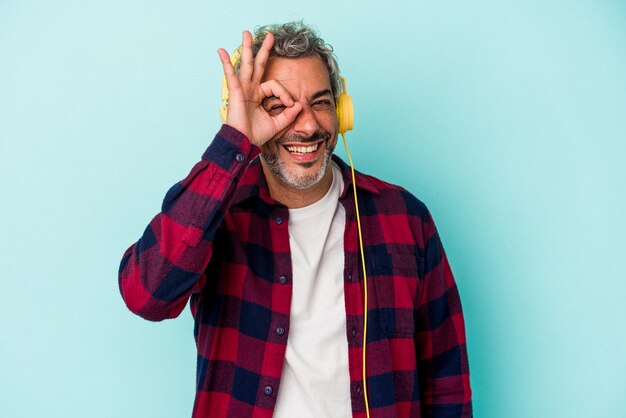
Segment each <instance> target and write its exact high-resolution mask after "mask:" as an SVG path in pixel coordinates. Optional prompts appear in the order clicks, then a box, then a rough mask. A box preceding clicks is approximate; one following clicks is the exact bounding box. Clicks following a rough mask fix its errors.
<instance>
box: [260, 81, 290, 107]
mask: <svg viewBox="0 0 626 418" xmlns="http://www.w3.org/2000/svg"><path fill="white" fill-rule="evenodd" d="M259 87H261V91H262V92H263V96H265V97H272V96H274V97H278V98H279V99H280V101H281V102H282V103H283V104H284V105H285V106H287V107H291V106H293V105H294V103H295V101H294V100H293V98H292V97H291V94H289V92H288V91H287V89H286V88H285V87H284V86H283V85H282V84H280V83H279V82H278V81H276V80H268V81H266V82H264V83H261V84H260V86H259Z"/></svg>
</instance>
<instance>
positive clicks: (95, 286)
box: [0, 0, 626, 418]
mask: <svg viewBox="0 0 626 418" xmlns="http://www.w3.org/2000/svg"><path fill="white" fill-rule="evenodd" d="M302 18H304V19H305V22H307V23H310V24H313V25H314V26H315V27H316V28H318V29H319V30H320V32H321V34H322V36H323V37H324V38H325V39H326V40H327V41H329V42H330V43H331V44H333V45H334V47H335V51H336V54H337V56H338V57H339V61H340V66H341V69H342V72H343V73H344V74H345V75H346V76H347V77H348V89H349V91H350V93H351V95H352V96H353V98H354V101H355V105H356V127H355V129H354V131H353V132H351V133H349V136H348V140H349V141H350V143H351V151H352V152H353V156H354V159H355V163H356V165H357V168H358V169H361V170H362V171H365V172H368V173H371V174H374V175H376V176H378V177H382V178H384V179H386V180H388V181H391V182H395V183H399V184H402V185H403V186H405V187H406V188H408V189H409V190H411V191H412V192H413V193H414V194H416V195H417V196H418V197H419V198H421V199H422V200H423V201H425V202H426V203H427V204H428V205H429V207H430V209H431V211H432V212H433V214H434V216H435V219H436V220H437V224H438V226H439V229H440V232H441V235H442V237H443V241H444V244H445V246H446V249H447V252H448V255H449V258H450V261H451V263H452V267H453V270H454V272H455V274H456V277H457V281H458V284H459V287H460V290H461V296H462V299H463V304H464V308H465V312H466V322H467V330H468V345H469V353H470V367H471V371H472V385H473V390H474V404H475V411H476V416H477V417H485V418H502V417H549V418H552V417H568V418H576V417H625V416H626V396H624V389H625V388H626V360H625V357H626V356H625V354H626V349H625V347H626V326H625V325H624V322H625V319H626V308H625V307H624V300H625V298H626V282H625V280H624V279H625V273H624V267H625V266H624V264H625V262H624V260H625V257H624V254H625V251H626V238H625V237H626V221H625V216H624V213H625V212H626V197H625V193H624V190H625V185H626V181H625V180H626V169H625V168H624V165H625V164H624V159H625V156H626V145H625V142H626V141H625V140H626V47H625V46H624V41H625V40H626V4H625V3H624V2H623V1H617V0H614V1H610V0H588V1H582V0H569V1H532V0H531V1H522V0H511V1H496V0H473V1H456V2H454V1H437V2H433V1H415V0H413V1H410V2H409V1H407V2H401V1H397V0H395V1H387V2H380V1H376V2H373V1H372V2H367V1H359V2H339V1H335V0H333V1H317V2H296V3H294V2H282V1H280V2H279V1H273V0H268V1H264V2H251V1H235V2H231V3H229V4H226V3H220V4H219V6H218V3H217V2H208V1H205V2H200V1H185V2H174V1H153V0H151V1H147V0H143V1H107V2H84V1H54V2H53V1H47V2H46V1H41V2H36V1H11V0H2V1H0V193H1V201H0V205H1V206H0V208H1V216H0V258H1V260H0V276H1V278H0V295H1V298H2V299H1V302H0V321H1V322H0V416H2V417H5V418H17V417H134V418H140V417H185V416H189V415H190V414H191V407H192V403H193V396H194V382H195V374H194V372H195V346H194V342H193V336H192V333H193V328H192V319H191V315H190V313H189V310H188V309H186V310H185V311H184V313H183V314H182V315H181V317H180V318H178V319H177V320H173V321H166V322H163V323H158V324H154V323H149V322H146V321H144V320H142V319H140V318H139V317H136V316H133V315H132V314H131V313H130V312H129V311H127V310H126V308H125V306H124V304H123V302H122V300H121V298H120V296H119V292H118V286H117V268H118V264H119V260H120V258H121V255H122V253H123V251H124V250H125V249H126V248H127V247H128V246H129V245H130V244H131V243H132V242H134V241H135V240H136V239H137V238H138V237H139V236H140V234H141V233H142V231H143V229H144V227H145V225H147V223H148V221H149V220H150V219H151V217H152V216H153V215H154V214H155V213H156V212H157V211H158V210H159V207H160V202H161V199H162V197H163V196H164V194H165V192H166V191H167V189H168V188H169V186H170V185H171V184H173V183H174V182H176V181H178V180H179V179H181V178H182V177H184V176H185V175H186V174H187V172H188V171H189V169H190V168H191V167H192V165H193V164H194V163H195V162H196V161H197V160H198V159H199V158H200V156H201V154H202V152H203V150H204V149H205V147H206V146H207V145H208V143H209V142H210V140H211V139H212V137H213V135H214V133H215V132H216V131H217V129H218V127H219V118H218V116H217V107H218V105H219V101H220V92H219V89H220V77H221V75H220V71H221V69H220V63H219V60H218V57H217V53H216V50H217V48H218V47H226V48H227V49H229V50H232V49H233V48H235V47H236V46H237V45H238V44H239V43H240V39H241V38H240V37H241V30H242V29H244V28H253V27H254V26H255V25H258V24H264V23H275V22H282V21H288V20H299V19H302ZM338 153H339V154H340V155H342V156H343V155H344V153H343V151H338Z"/></svg>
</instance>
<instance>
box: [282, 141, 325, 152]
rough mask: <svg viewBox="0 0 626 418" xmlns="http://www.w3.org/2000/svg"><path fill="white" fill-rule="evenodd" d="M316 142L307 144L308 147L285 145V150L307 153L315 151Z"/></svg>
mask: <svg viewBox="0 0 626 418" xmlns="http://www.w3.org/2000/svg"><path fill="white" fill-rule="evenodd" d="M318 146H319V143H318V144H315V145H309V146H308V147H297V146H287V147H286V148H287V150H288V151H289V152H292V153H294V154H308V153H311V152H315V151H317V147H318Z"/></svg>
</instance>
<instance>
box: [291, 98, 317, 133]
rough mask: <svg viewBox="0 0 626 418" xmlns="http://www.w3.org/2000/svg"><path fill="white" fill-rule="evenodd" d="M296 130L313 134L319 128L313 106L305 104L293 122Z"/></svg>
mask: <svg viewBox="0 0 626 418" xmlns="http://www.w3.org/2000/svg"><path fill="white" fill-rule="evenodd" d="M293 129H294V131H296V132H298V133H299V134H301V135H306V136H307V137H308V136H311V135H313V134H314V133H315V132H317V130H318V129H319V123H318V122H317V117H316V116H315V112H314V111H313V109H311V106H309V105H304V106H302V110H301V111H300V113H299V114H298V116H297V117H296V120H295V121H294V124H293Z"/></svg>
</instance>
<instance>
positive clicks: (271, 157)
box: [261, 131, 336, 190]
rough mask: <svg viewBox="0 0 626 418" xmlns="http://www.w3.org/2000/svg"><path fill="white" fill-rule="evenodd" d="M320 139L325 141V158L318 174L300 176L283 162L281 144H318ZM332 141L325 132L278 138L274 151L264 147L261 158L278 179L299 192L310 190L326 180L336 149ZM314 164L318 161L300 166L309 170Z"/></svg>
mask: <svg viewBox="0 0 626 418" xmlns="http://www.w3.org/2000/svg"><path fill="white" fill-rule="evenodd" d="M320 139H324V142H323V144H324V157H323V160H322V165H321V166H320V168H319V170H317V172H315V173H311V174H308V175H298V174H296V173H292V172H290V171H289V168H288V167H287V165H286V164H285V161H283V160H282V159H281V158H280V156H279V154H280V147H281V146H282V145H281V144H283V143H286V142H290V143H294V142H299V143H301V144H307V143H312V142H317V141H319V140H320ZM330 139H331V136H330V134H329V133H328V132H325V131H316V132H315V133H313V135H311V136H310V137H308V138H307V137H303V136H299V135H290V136H284V137H281V138H278V139H277V140H276V141H275V144H274V147H273V149H270V147H267V146H265V147H262V148H261V158H262V159H263V161H264V162H265V164H266V166H267V168H269V169H270V171H271V172H272V173H274V175H276V177H278V179H279V180H280V181H282V182H283V183H284V184H286V185H288V186H291V187H293V188H296V189H299V190H306V189H310V188H311V187H313V186H315V185H316V184H317V183H319V182H320V181H321V180H322V179H323V178H324V174H326V169H327V168H328V163H329V162H330V157H331V156H332V155H333V150H334V149H335V145H336V144H333V146H332V147H329V143H330ZM321 145H322V143H320V146H321ZM314 164H316V161H313V162H306V163H300V164H299V165H300V166H301V167H304V168H309V167H312V166H313V165H314Z"/></svg>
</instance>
